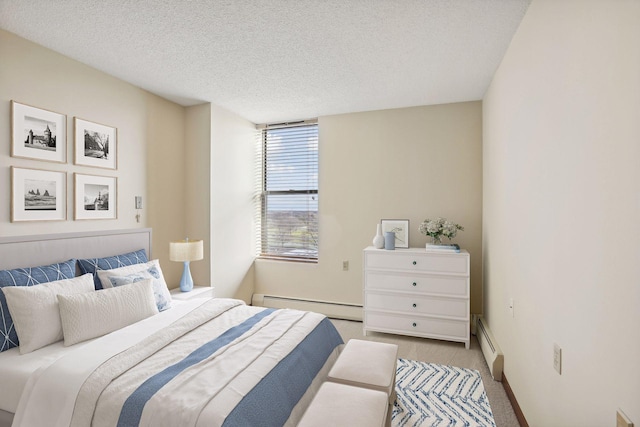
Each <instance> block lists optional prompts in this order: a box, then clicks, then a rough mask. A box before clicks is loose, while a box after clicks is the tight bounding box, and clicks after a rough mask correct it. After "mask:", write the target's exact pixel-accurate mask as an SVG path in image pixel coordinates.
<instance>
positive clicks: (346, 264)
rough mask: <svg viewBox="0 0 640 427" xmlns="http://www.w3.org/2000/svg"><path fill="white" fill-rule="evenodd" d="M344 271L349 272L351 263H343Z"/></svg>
mask: <svg viewBox="0 0 640 427" xmlns="http://www.w3.org/2000/svg"><path fill="white" fill-rule="evenodd" d="M342 271H349V261H342Z"/></svg>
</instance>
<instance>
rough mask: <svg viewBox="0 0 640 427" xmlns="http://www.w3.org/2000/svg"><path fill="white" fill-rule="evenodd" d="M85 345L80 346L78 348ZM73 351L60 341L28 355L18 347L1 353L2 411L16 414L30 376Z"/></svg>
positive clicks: (0, 402) (0, 401)
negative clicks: (22, 352) (21, 352)
mask: <svg viewBox="0 0 640 427" xmlns="http://www.w3.org/2000/svg"><path fill="white" fill-rule="evenodd" d="M85 344H86V343H82V344H78V347H80V346H83V345H85ZM73 349H74V348H73V347H65V346H64V345H63V343H62V341H59V342H57V343H54V344H51V345H48V346H46V347H43V348H41V349H39V350H36V351H34V352H31V353H28V354H23V355H20V351H19V349H18V347H15V348H12V349H10V350H7V351H3V352H2V353H0V378H2V386H1V387H0V409H1V410H3V411H7V412H12V413H14V412H16V409H17V408H18V401H19V400H20V395H21V394H22V390H23V389H24V386H25V384H26V383H27V380H28V379H29V376H30V375H31V374H33V373H34V372H35V371H36V370H38V368H39V367H41V366H43V365H48V364H50V363H52V362H53V361H55V360H56V359H58V358H59V357H60V356H62V355H64V354H65V353H68V352H70V351H73Z"/></svg>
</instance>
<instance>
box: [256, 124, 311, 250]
mask: <svg viewBox="0 0 640 427" xmlns="http://www.w3.org/2000/svg"><path fill="white" fill-rule="evenodd" d="M261 139H262V165H261V166H262V168H261V169H262V192H261V197H260V204H261V206H260V208H261V209H260V216H261V221H260V223H261V227H260V255H261V256H264V257H277V258H283V259H294V260H303V261H316V260H317V259H318V125H317V124H315V123H314V124H308V122H304V123H300V124H298V125H267V126H265V127H264V128H263V129H262V131H261Z"/></svg>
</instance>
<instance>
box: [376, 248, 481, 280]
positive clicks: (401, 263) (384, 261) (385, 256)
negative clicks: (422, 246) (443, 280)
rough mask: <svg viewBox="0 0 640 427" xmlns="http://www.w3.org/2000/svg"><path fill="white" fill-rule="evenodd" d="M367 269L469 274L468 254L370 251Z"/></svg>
mask: <svg viewBox="0 0 640 427" xmlns="http://www.w3.org/2000/svg"><path fill="white" fill-rule="evenodd" d="M364 267H365V268H366V269H388V270H404V271H420V272H432V273H453V274H469V255H468V254H467V253H447V254H440V253H427V252H426V251H421V252H419V251H415V250H413V251H403V250H396V251H370V252H367V254H366V256H365V266H364Z"/></svg>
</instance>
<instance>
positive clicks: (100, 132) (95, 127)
mask: <svg viewBox="0 0 640 427" xmlns="http://www.w3.org/2000/svg"><path fill="white" fill-rule="evenodd" d="M73 127H74V134H75V162H74V163H75V164H76V165H83V166H94V167H97V168H105V169H117V162H116V159H117V157H118V151H117V150H118V141H117V137H118V135H117V133H118V130H117V129H116V128H114V127H111V126H107V125H102V124H99V123H94V122H89V121H87V120H83V119H80V118H78V117H74V118H73Z"/></svg>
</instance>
